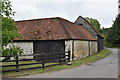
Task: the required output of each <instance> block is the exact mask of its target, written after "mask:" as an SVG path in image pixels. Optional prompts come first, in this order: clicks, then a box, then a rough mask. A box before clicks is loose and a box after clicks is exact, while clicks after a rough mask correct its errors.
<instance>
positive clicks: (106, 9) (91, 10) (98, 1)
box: [11, 0, 118, 28]
mask: <svg viewBox="0 0 120 80" xmlns="http://www.w3.org/2000/svg"><path fill="white" fill-rule="evenodd" d="M11 1H12V8H13V11H15V12H16V15H15V17H14V19H15V20H16V21H18V20H26V19H37V18H50V17H62V18H65V19H67V20H69V21H71V22H75V20H76V19H77V17H78V16H79V15H81V16H83V17H92V18H95V19H97V20H98V21H99V22H100V24H101V27H106V28H107V27H111V26H112V24H113V21H114V20H115V17H116V15H117V13H118V0H11Z"/></svg>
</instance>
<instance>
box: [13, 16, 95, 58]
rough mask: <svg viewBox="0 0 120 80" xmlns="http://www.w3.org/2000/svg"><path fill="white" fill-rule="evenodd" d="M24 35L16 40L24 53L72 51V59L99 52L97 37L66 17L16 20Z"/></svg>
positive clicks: (19, 30) (19, 29) (16, 43)
mask: <svg viewBox="0 0 120 80" xmlns="http://www.w3.org/2000/svg"><path fill="white" fill-rule="evenodd" d="M16 23H17V26H18V32H19V33H20V34H22V35H23V37H22V38H17V39H16V40H15V41H14V42H15V45H16V46H19V47H21V48H23V50H24V54H40V53H41V52H44V53H46V54H47V53H51V52H56V53H57V52H65V51H67V50H70V51H71V59H78V58H83V57H86V56H89V55H92V54H94V53H96V52H97V39H96V38H95V37H94V36H93V35H92V34H91V33H90V32H89V31H88V30H87V29H86V28H85V27H83V26H81V25H77V24H74V23H72V22H70V21H68V20H66V19H63V18H59V17H55V18H43V19H33V20H22V21H16Z"/></svg>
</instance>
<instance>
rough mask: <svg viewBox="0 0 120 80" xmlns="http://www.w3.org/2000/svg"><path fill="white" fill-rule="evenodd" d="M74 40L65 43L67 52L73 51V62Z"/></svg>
mask: <svg viewBox="0 0 120 80" xmlns="http://www.w3.org/2000/svg"><path fill="white" fill-rule="evenodd" d="M72 44H73V40H66V41H65V51H68V50H70V51H71V60H72V56H73V48H72V47H73V46H72Z"/></svg>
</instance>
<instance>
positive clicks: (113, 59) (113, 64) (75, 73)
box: [19, 48, 118, 78]
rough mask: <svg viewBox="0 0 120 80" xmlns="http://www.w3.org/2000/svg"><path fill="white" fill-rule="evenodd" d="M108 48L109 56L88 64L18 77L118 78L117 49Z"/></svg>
mask: <svg viewBox="0 0 120 80" xmlns="http://www.w3.org/2000/svg"><path fill="white" fill-rule="evenodd" d="M108 49H110V50H111V51H112V53H111V54H110V55H109V56H107V57H106V58H104V59H101V60H99V61H97V62H94V63H91V64H88V65H82V66H79V67H76V68H71V69H65V70H60V71H55V72H48V73H43V74H35V75H29V76H21V77H19V78H118V49H111V48H108Z"/></svg>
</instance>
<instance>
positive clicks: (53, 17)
mask: <svg viewBox="0 0 120 80" xmlns="http://www.w3.org/2000/svg"><path fill="white" fill-rule="evenodd" d="M60 18H61V17H51V18H37V19H26V20H18V21H16V22H22V21H34V20H44V19H60ZM61 19H62V18H61Z"/></svg>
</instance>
